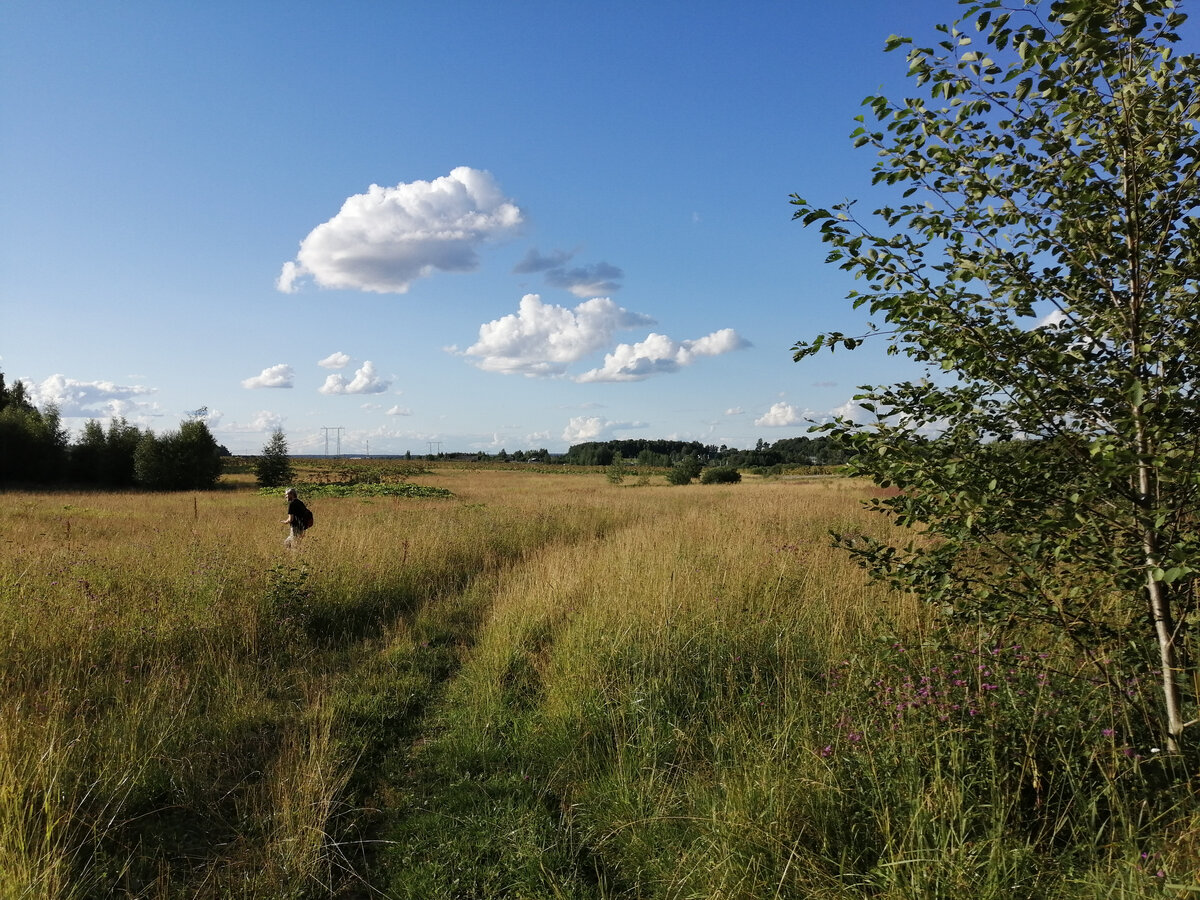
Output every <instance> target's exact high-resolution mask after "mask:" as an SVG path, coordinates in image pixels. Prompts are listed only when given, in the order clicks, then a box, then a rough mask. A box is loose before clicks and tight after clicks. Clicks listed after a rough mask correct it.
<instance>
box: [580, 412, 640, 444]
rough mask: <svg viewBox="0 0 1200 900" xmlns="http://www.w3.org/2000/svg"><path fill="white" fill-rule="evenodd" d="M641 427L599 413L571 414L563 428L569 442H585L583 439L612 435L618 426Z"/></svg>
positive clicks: (596, 438)
mask: <svg viewBox="0 0 1200 900" xmlns="http://www.w3.org/2000/svg"><path fill="white" fill-rule="evenodd" d="M630 427H641V426H638V425H629V424H622V422H614V421H610V420H608V419H605V418H602V416H599V415H576V416H571V419H570V421H568V422H566V427H565V428H563V440H565V442H568V443H575V442H583V440H600V439H605V438H607V437H608V436H611V434H612V432H613V431H614V430H616V428H630Z"/></svg>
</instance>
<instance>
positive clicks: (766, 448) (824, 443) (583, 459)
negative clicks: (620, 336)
mask: <svg viewBox="0 0 1200 900" xmlns="http://www.w3.org/2000/svg"><path fill="white" fill-rule="evenodd" d="M618 454H619V455H620V458H621V460H622V461H624V462H626V463H629V464H632V465H640V466H658V467H668V466H674V465H676V464H677V463H680V462H684V461H686V460H693V459H698V460H700V462H701V463H703V464H704V465H706V466H707V465H712V466H729V467H731V468H738V469H749V468H754V467H759V466H761V467H769V466H789V465H791V466H835V465H840V464H841V463H844V462H846V459H847V456H846V453H845V452H844V451H843V450H842V449H841V448H839V447H837V446H836V445H835V444H834V442H833V439H832V438H829V437H811V438H810V437H794V438H783V439H781V440H778V441H776V442H775V443H774V444H767V443H765V442H764V441H762V440H761V439H760V440H759V441H758V444H757V445H756V446H755V448H754V449H753V450H738V449H735V448H731V447H726V446H725V445H724V444H722V445H721V446H719V447H718V446H716V445H714V444H701V443H700V442H698V441H666V440H626V441H588V442H587V443H584V444H573V445H572V446H571V447H570V449H568V450H567V452H566V455H565V456H563V457H562V458H561V460H560V461H561V462H563V463H566V464H568V465H577V466H609V465H612V463H613V460H615V459H616V458H617V456H618Z"/></svg>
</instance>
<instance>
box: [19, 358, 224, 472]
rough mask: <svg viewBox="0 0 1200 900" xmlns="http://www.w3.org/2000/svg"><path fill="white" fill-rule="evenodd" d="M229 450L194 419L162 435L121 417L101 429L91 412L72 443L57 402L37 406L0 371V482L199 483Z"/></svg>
mask: <svg viewBox="0 0 1200 900" xmlns="http://www.w3.org/2000/svg"><path fill="white" fill-rule="evenodd" d="M228 455H229V451H228V450H226V449H225V448H224V447H222V446H220V445H219V444H218V443H217V442H216V440H215V439H214V438H213V436H212V433H211V432H210V431H209V430H208V426H207V425H205V424H204V422H202V421H200V420H198V419H191V420H188V421H185V422H183V423H182V424H180V426H179V430H178V431H169V432H166V433H165V434H162V435H156V434H154V432H152V431H150V430H149V429H146V430H145V431H143V430H142V429H140V428H138V427H137V426H135V425H130V424H129V423H128V422H126V421H125V420H124V419H120V418H117V419H113V420H112V421H110V422H109V424H108V428H107V429H106V428H104V426H102V425H101V424H100V423H99V422H97V421H95V420H92V421H90V422H88V423H87V424H86V425H84V427H83V433H82V434H81V435H80V437H79V440H78V441H76V442H74V443H72V442H71V441H70V439H69V436H68V434H67V430H66V429H65V428H64V427H63V426H62V422H61V419H60V417H59V414H58V410H57V409H55V408H54V407H53V406H49V407H47V408H46V409H44V410H39V409H38V408H37V407H36V406H34V405H33V403H32V402H31V401H30V400H29V397H28V395H27V394H26V391H25V385H24V384H23V383H22V382H20V381H18V382H17V383H16V384H15V385H13V386H12V387H11V388H10V387H7V386H6V385H5V383H4V373H2V372H0V485H3V486H13V485H20V484H36V485H55V484H61V485H67V484H70V485H79V486H95V487H105V488H126V487H140V488H146V489H149V490H162V491H173V490H204V489H207V488H211V487H213V486H214V485H215V484H216V483H217V478H219V477H220V475H221V457H222V456H228Z"/></svg>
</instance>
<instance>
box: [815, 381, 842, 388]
mask: <svg viewBox="0 0 1200 900" xmlns="http://www.w3.org/2000/svg"><path fill="white" fill-rule="evenodd" d="M837 386H838V383H837V382H836V381H814V382H813V387H815V388H832V387H837Z"/></svg>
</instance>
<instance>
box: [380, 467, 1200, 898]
mask: <svg viewBox="0 0 1200 900" xmlns="http://www.w3.org/2000/svg"><path fill="white" fill-rule="evenodd" d="M614 490H615V491H617V492H620V493H623V496H633V497H637V498H638V500H639V502H640V504H641V507H640V510H638V511H637V512H636V514H633V515H632V516H631V517H630V518H629V519H628V520H627V521H626V523H625V525H624V526H623V527H622V528H619V529H616V530H614V531H612V532H611V533H609V534H607V535H606V536H605V537H604V538H603V540H602V541H600V542H598V543H592V544H586V545H585V544H571V545H561V546H553V547H546V548H545V549H544V550H543V551H540V552H538V553H535V554H532V555H529V556H527V557H526V558H524V559H523V560H522V561H521V563H520V565H518V566H515V567H513V568H512V569H511V570H509V571H508V572H506V574H505V576H504V578H503V580H502V582H500V583H498V584H497V586H496V588H495V591H494V595H493V599H492V602H491V604H490V608H489V613H488V616H487V619H486V621H485V622H484V624H483V628H482V629H481V632H480V637H479V642H478V644H477V646H476V647H475V649H474V651H473V653H472V654H471V656H470V658H469V660H468V662H467V664H466V667H465V668H464V670H463V671H462V672H461V673H460V675H459V677H458V678H457V679H456V681H455V682H454V684H453V685H452V687H451V694H450V697H449V699H448V701H447V703H446V705H445V707H444V709H443V713H442V723H443V726H442V727H443V729H444V730H443V732H442V733H441V735H440V737H439V738H438V739H437V740H435V741H433V742H431V743H429V744H426V745H423V746H421V747H419V748H417V750H416V751H415V752H413V753H412V757H411V760H410V764H411V765H412V766H413V769H414V771H415V772H416V775H414V777H413V779H412V783H411V785H410V790H411V794H410V795H409V797H408V800H409V805H408V807H407V811H405V812H403V813H401V814H398V815H397V816H395V819H396V821H395V824H394V829H393V831H392V832H391V833H392V835H393V836H394V838H395V839H396V840H397V841H398V842H399V843H400V844H401V845H402V846H404V847H405V848H406V850H405V853H406V854H407V855H406V856H405V859H406V860H407V864H406V865H405V866H403V867H398V868H397V867H394V868H392V869H390V870H389V871H388V873H387V875H388V878H389V879H390V880H389V881H388V882H387V885H388V890H389V891H391V892H392V894H393V895H394V896H405V897H410V896H411V897H416V896H426V897H429V896H444V897H453V896H480V897H490V896H496V897H499V896H507V895H508V894H507V893H506V891H508V890H510V888H511V886H512V885H514V884H518V885H522V886H523V888H522V889H523V891H524V892H525V894H526V895H528V896H572V897H633V896H638V897H672V898H674V897H706V898H725V897H728V898H734V897H747V898H749V897H755V898H758V897H830V898H832V897H868V896H870V897H934V896H944V897H996V898H999V897H1005V898H1008V897H1061V896H1080V897H1085V896H1086V897H1093V896H1104V897H1107V896H1131V897H1132V896H1139V897H1140V896H1161V895H1163V894H1164V893H1165V894H1166V895H1171V894H1172V893H1176V894H1178V893H1179V892H1181V891H1186V890H1188V889H1190V887H1192V886H1193V885H1194V881H1193V876H1192V873H1193V872H1194V871H1195V870H1196V864H1197V856H1196V849H1197V848H1196V838H1197V836H1198V832H1197V825H1198V824H1200V821H1198V820H1197V817H1196V810H1195V808H1194V806H1193V805H1192V799H1191V797H1190V796H1188V793H1187V790H1186V788H1185V789H1184V790H1179V789H1178V785H1179V782H1178V781H1175V782H1174V783H1175V784H1176V785H1177V787H1176V790H1175V791H1174V792H1173V793H1166V792H1164V791H1162V790H1161V788H1162V787H1163V786H1164V785H1165V784H1166V783H1167V781H1166V780H1165V778H1164V776H1165V774H1166V773H1164V772H1163V771H1161V768H1160V767H1161V762H1160V760H1158V759H1157V758H1156V757H1155V756H1154V754H1153V752H1152V748H1150V747H1149V746H1148V745H1146V744H1144V743H1139V742H1140V741H1143V740H1144V739H1145V738H1146V735H1145V733H1144V730H1142V729H1140V726H1139V725H1138V723H1137V722H1136V721H1134V720H1131V719H1130V718H1129V717H1128V716H1126V715H1125V711H1126V707H1125V706H1123V705H1122V704H1121V703H1120V702H1117V698H1114V697H1113V695H1112V693H1111V692H1110V691H1108V689H1107V687H1106V686H1105V685H1098V684H1096V683H1095V682H1094V680H1093V679H1092V678H1091V676H1090V669H1088V668H1087V666H1086V661H1077V660H1074V659H1073V658H1072V653H1071V650H1070V648H1065V647H1062V646H1060V645H1058V644H1056V643H1055V642H1054V641H1053V640H1051V636H1048V635H1039V634H1030V635H1028V638H1029V639H1030V640H1036V641H1039V642H1040V646H1039V649H1038V650H1036V651H1034V650H1032V649H1028V648H1024V647H1016V648H1014V647H1013V646H1012V645H1005V646H998V645H996V644H994V643H992V642H991V640H990V639H989V636H988V635H987V634H986V633H983V632H979V631H963V632H936V631H935V630H934V629H933V623H931V622H930V621H929V620H928V619H926V617H925V615H924V611H923V610H921V609H919V608H918V607H917V605H916V604H915V603H914V602H913V601H912V600H911V599H908V598H902V597H898V596H896V595H893V594H890V593H888V592H886V591H884V590H882V589H880V588H878V587H872V586H869V585H867V584H865V583H864V581H863V578H862V576H861V573H859V572H858V571H856V570H854V569H853V568H852V567H850V565H849V564H848V562H847V561H846V560H845V559H844V558H843V557H841V556H839V555H837V554H835V553H834V552H833V551H831V550H830V549H829V548H828V546H827V541H826V531H827V529H828V528H829V527H830V526H831V525H837V526H838V527H839V528H841V529H843V530H844V529H846V528H857V529H859V530H868V529H877V528H880V527H882V526H881V524H880V523H879V522H877V521H873V520H870V519H863V518H861V516H860V515H859V514H858V513H857V512H856V510H855V507H854V504H853V502H852V501H853V499H854V497H855V495H858V496H861V492H862V491H864V490H865V489H864V488H862V487H861V486H855V485H851V484H849V483H847V482H834V483H816V482H808V483H793V484H763V483H758V484H754V483H748V484H744V485H741V486H738V487H732V488H718V487H713V488H694V487H693V488H687V489H666V488H657V487H654V488H633V489H630V488H617V489H614ZM964 676H965V677H964ZM1129 689H1130V690H1135V689H1136V686H1130V687H1129ZM447 818H448V819H449V820H450V824H449V825H446V824H439V823H444V822H445V820H446V819H447ZM481 834H487V835H490V836H491V840H487V841H481V840H480V835H481ZM414 846H419V847H421V848H422V849H421V851H420V852H419V853H414V851H413V850H412V848H413V847H414ZM1151 862H1152V863H1153V864H1152V865H1151ZM1114 885H1120V886H1121V887H1120V888H1119V889H1118V888H1116V887H1114Z"/></svg>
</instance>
